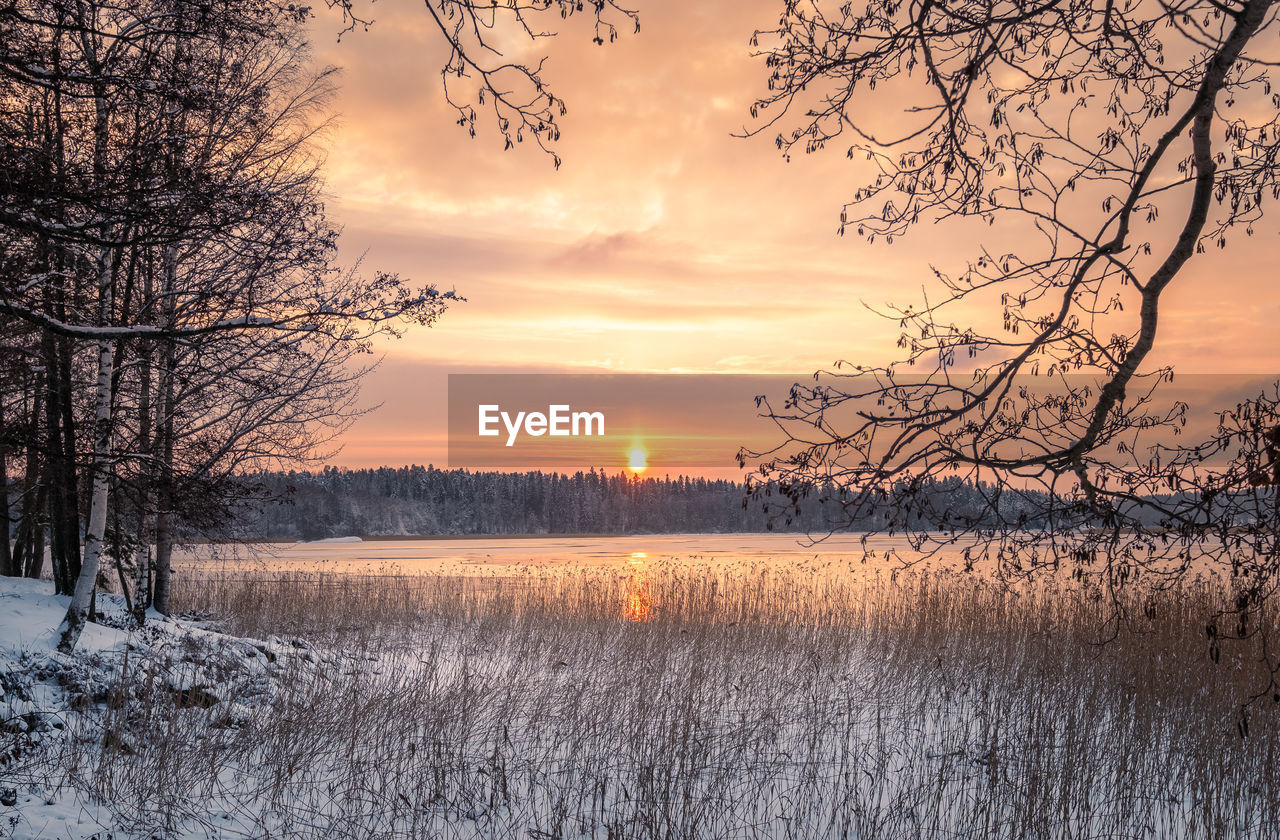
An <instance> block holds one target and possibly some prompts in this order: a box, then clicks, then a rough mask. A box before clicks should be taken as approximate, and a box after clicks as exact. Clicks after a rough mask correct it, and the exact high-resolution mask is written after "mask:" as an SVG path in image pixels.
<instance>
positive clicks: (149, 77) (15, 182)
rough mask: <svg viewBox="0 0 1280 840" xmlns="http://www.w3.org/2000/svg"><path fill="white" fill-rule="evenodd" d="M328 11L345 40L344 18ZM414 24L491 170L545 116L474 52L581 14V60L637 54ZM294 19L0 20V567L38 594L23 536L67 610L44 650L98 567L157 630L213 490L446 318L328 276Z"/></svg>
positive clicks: (356, 8)
mask: <svg viewBox="0 0 1280 840" xmlns="http://www.w3.org/2000/svg"><path fill="white" fill-rule="evenodd" d="M330 5H333V6H338V7H340V8H341V9H342V10H343V12H344V15H345V18H346V20H347V24H348V29H350V28H354V27H356V26H359V25H365V21H364V20H363V19H362V18H361V17H360V15H361V13H362V6H361V5H360V4H356V3H352V2H350V0H331V2H330ZM426 8H427V12H428V14H429V15H430V17H431V19H432V20H433V21H434V22H435V24H436V25H437V27H438V29H439V31H440V33H441V36H442V37H443V38H444V39H445V41H446V43H447V44H448V46H449V58H448V59H447V61H446V64H445V67H444V69H443V77H444V81H445V96H446V97H447V98H448V100H449V102H450V103H451V104H453V105H454V107H455V108H457V111H458V115H459V116H458V122H459V124H460V125H462V126H463V127H464V128H467V129H468V130H469V131H471V133H472V134H473V135H474V134H475V127H476V124H477V120H478V118H479V116H480V115H481V114H482V113H483V111H484V109H488V111H489V113H490V114H491V116H492V118H493V120H494V124H495V126H496V127H497V130H498V131H499V132H500V133H501V134H502V135H503V136H505V138H506V145H507V147H508V148H512V147H514V146H515V145H516V144H519V143H522V142H524V141H525V140H526V139H530V140H533V141H534V142H535V143H536V145H538V146H540V147H541V148H542V149H543V150H545V151H547V152H548V153H550V154H552V155H553V156H554V151H553V144H554V143H555V141H556V140H557V139H558V137H559V128H558V126H557V124H556V119H557V117H558V116H560V115H562V114H563V113H564V103H563V102H562V101H561V100H560V99H558V98H557V97H556V96H555V95H554V94H553V93H551V91H550V90H548V89H547V88H546V86H545V85H544V83H543V81H542V79H541V76H540V73H541V66H542V65H541V63H540V62H539V63H536V64H533V65H526V64H522V63H519V62H514V61H510V60H507V59H505V58H503V56H502V54H501V53H500V52H498V51H497V50H496V49H495V48H494V46H493V44H495V43H499V42H501V41H503V40H505V39H507V35H508V33H511V32H514V33H517V34H522V35H523V36H525V37H527V38H529V39H531V40H537V39H540V38H543V37H547V36H548V34H549V33H546V32H543V31H542V30H541V29H540V28H539V21H541V20H543V19H545V18H547V17H557V18H562V19H563V18H569V17H574V16H576V15H578V14H579V13H582V12H584V10H586V11H587V15H588V17H589V20H590V21H591V28H592V31H593V37H594V39H595V40H596V42H597V43H600V44H603V43H604V42H605V40H606V39H607V40H610V41H612V40H613V39H614V38H615V37H616V36H617V32H618V30H617V28H616V26H615V23H614V22H612V21H611V18H614V17H616V18H617V19H618V20H619V21H621V20H626V21H628V22H630V23H635V25H636V28H637V29H638V19H637V18H636V14H635V13H634V12H632V11H628V10H625V9H622V8H621V7H619V6H617V5H615V4H614V3H612V2H606V1H605V0H596V2H591V3H588V4H585V5H584V4H583V3H581V2H578V1H577V0H574V2H569V0H531V2H523V1H522V0H520V1H519V2H513V3H504V4H501V5H498V4H492V3H471V2H459V0H428V2H427V3H426ZM309 16H310V11H309V9H308V8H307V7H303V6H297V5H294V4H288V5H283V4H276V3H274V2H271V0H260V1H259V0H253V2H249V3H243V2H230V0H226V1H225V2H224V1H223V0H216V1H215V2H212V3H204V4H196V5H192V4H189V3H185V2H181V0H147V1H146V2H143V3H140V4H139V3H127V4H122V3H119V2H116V0H88V2H85V0H30V2H26V0H24V2H22V3H18V4H12V3H11V4H7V5H0V245H2V246H3V247H2V248H0V322H2V323H3V324H4V326H5V332H6V339H5V343H4V345H3V349H4V350H5V351H6V352H5V354H4V360H3V362H4V365H5V367H4V369H3V375H4V376H5V382H6V383H7V384H8V383H13V384H15V385H17V386H18V388H20V390H18V391H15V392H14V395H15V398H14V399H13V400H12V401H10V400H6V401H5V403H4V404H0V409H2V410H4V413H3V414H2V415H0V484H2V485H3V488H4V490H5V491H6V496H5V502H6V504H5V509H4V514H5V518H6V519H10V516H9V510H8V504H7V503H8V495H7V491H8V487H9V481H8V477H7V470H8V462H9V458H10V457H11V456H12V455H11V453H15V452H16V451H18V449H20V448H21V447H20V444H22V443H25V444H26V447H25V449H26V451H25V453H24V454H25V459H24V461H25V474H24V477H23V489H22V492H21V494H20V508H21V514H20V516H19V527H18V541H17V544H16V546H15V547H14V553H13V554H10V553H9V552H4V553H2V554H0V566H3V571H5V572H6V573H16V572H17V571H18V570H22V571H24V572H25V573H27V574H32V575H38V574H39V573H40V568H41V565H42V563H43V553H44V538H45V533H46V530H47V532H48V535H49V538H50V539H49V542H50V545H51V548H52V556H53V566H54V569H53V571H54V578H55V582H56V586H57V590H58V591H59V592H63V593H70V594H71V595H72V602H71V606H70V608H69V610H68V613H67V618H66V620H65V621H64V622H63V625H62V627H61V628H60V642H59V645H60V647H62V648H63V649H67V650H69V649H70V648H72V647H73V646H74V644H75V642H76V639H77V638H78V635H79V632H80V628H81V627H82V626H83V624H84V622H85V621H86V620H87V618H88V615H89V611H90V608H91V606H90V605H91V603H92V594H93V592H94V590H95V587H96V586H97V585H98V584H99V582H100V579H101V571H102V568H103V567H102V561H103V559H104V557H107V556H108V555H110V556H114V559H115V561H116V571H117V573H118V576H119V579H120V583H121V586H122V587H124V589H125V594H126V597H128V594H129V593H128V589H129V584H128V581H127V575H126V570H125V563H126V561H125V558H126V557H128V556H129V555H130V554H132V556H133V558H134V561H133V563H134V565H135V567H136V568H135V569H134V572H135V575H134V584H133V588H134V595H135V601H136V606H137V607H138V615H139V616H141V615H142V610H143V609H144V608H145V607H146V606H147V604H148V603H149V602H150V599H151V598H152V597H153V596H154V602H155V605H156V606H157V607H158V608H160V609H161V610H164V609H167V591H168V560H167V558H168V550H169V547H170V546H171V545H172V542H173V531H174V521H173V520H174V518H175V517H179V518H181V519H183V520H184V521H185V522H186V523H187V524H188V525H192V524H198V523H204V524H206V525H207V524H209V522H210V521H211V514H213V513H215V512H217V511H220V510H224V509H225V508H226V507H227V505H229V504H230V503H231V502H232V501H233V497H232V496H230V495H228V494H233V493H235V492H238V491H242V490H243V487H244V485H243V483H236V482H232V481H229V480H228V479H229V478H230V477H231V476H232V474H233V473H235V472H236V471H237V470H244V469H260V468H262V467H263V466H264V465H266V464H268V463H271V462H272V461H273V459H274V460H275V461H283V460H297V459H299V458H305V457H306V456H307V455H314V454H315V453H316V452H317V451H318V449H317V447H319V446H321V445H322V444H323V443H324V442H325V441H326V440H327V439H329V438H330V437H331V436H332V434H333V433H334V432H335V431H336V430H337V429H340V428H341V427H342V426H343V424H344V423H346V422H349V421H350V419H351V418H352V417H354V416H355V414H356V410H355V408H354V394H355V387H356V385H357V383H358V380H359V378H360V376H361V375H362V373H363V372H365V371H366V370H368V366H367V365H361V364H358V363H356V362H355V358H356V356H357V355H358V354H360V353H364V352H366V351H367V350H368V349H369V347H370V340H371V339H372V338H373V337H374V336H376V335H379V334H384V333H394V332H396V331H397V330H398V328H399V325H401V324H405V323H418V324H423V325H426V324H430V323H431V322H433V321H434V320H435V319H436V318H437V317H439V315H440V314H441V313H442V312H443V311H444V309H445V308H446V307H447V306H448V305H449V304H450V303H451V302H453V301H455V300H459V299H460V298H457V297H456V296H455V295H454V294H453V293H452V292H440V291H437V290H436V289H435V288H434V287H433V286H424V287H420V288H416V289H415V288H413V287H411V286H410V285H409V284H408V283H407V282H405V281H402V280H401V279H400V278H399V277H398V276H396V275H393V274H386V273H381V272H378V273H375V274H374V275H373V276H372V277H368V276H365V275H362V274H359V273H357V272H356V271H354V270H343V269H341V268H340V267H339V266H337V265H336V263H335V247H336V246H335V243H336V239H337V229H336V228H335V227H334V226H333V225H332V224H331V223H330V222H329V221H328V220H327V219H326V218H325V216H324V212H323V204H322V201H321V188H320V182H319V167H318V164H317V163H316V161H315V159H314V157H313V156H312V155H311V154H310V152H309V149H310V139H311V137H312V134H313V133H314V131H315V130H316V128H317V125H316V124H315V123H313V122H311V121H310V119H309V118H310V117H311V116H312V115H314V113H315V112H316V109H317V108H318V107H319V106H321V105H322V104H323V100H324V97H325V94H326V92H327V90H328V85H329V83H328V76H329V71H324V72H322V73H320V74H319V75H318V76H316V77H313V78H308V77H307V74H306V72H305V71H304V69H303V58H302V53H303V49H304V44H303V42H302V40H301V35H302V26H303V24H304V23H305V22H306V20H307V19H308V18H309ZM554 159H555V163H556V164H557V165H558V164H559V159H558V158H554ZM13 359H19V360H21V362H22V363H20V364H18V365H17V372H16V373H13V372H11V370H10V367H9V366H10V363H11V362H12V360H13ZM86 380H90V381H92V385H91V387H89V388H85V387H84V386H83V383H84V382H85V381H86ZM9 402H12V403H13V405H12V406H10V405H9ZM10 409H12V411H11V410H10ZM86 479H87V483H88V485H89V492H88V493H87V495H86V494H85V493H84V492H83V491H84V489H85V484H86ZM211 493H214V494H215V495H213V496H211V495H210V494H211ZM193 499H199V503H198V504H192V503H191V500H193ZM86 501H87V507H86V505H85V502H86ZM214 502H218V503H221V504H215V503H214ZM130 519H131V520H132V522H131V523H130V522H129V520H130ZM126 531H129V533H126ZM82 538H83V554H81V551H80V548H81V539H82ZM152 542H154V543H155V546H156V556H155V560H154V563H153V564H150V566H149V565H148V553H147V552H148V545H149V544H150V543H152ZM6 548H8V543H7V541H6ZM151 567H154V580H153V579H152V576H151V572H152V568H151Z"/></svg>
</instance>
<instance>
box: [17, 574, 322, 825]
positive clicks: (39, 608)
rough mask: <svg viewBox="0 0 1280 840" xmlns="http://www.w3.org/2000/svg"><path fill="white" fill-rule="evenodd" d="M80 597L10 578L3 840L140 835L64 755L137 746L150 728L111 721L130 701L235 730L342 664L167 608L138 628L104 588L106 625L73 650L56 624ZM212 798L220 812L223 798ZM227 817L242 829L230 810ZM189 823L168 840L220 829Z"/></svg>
mask: <svg viewBox="0 0 1280 840" xmlns="http://www.w3.org/2000/svg"><path fill="white" fill-rule="evenodd" d="M69 600H70V599H69V598H68V597H66V596H58V595H54V594H53V585H52V584H51V583H50V582H48V581H37V580H27V579H23V578H10V577H0V749H2V751H0V837H4V838H9V837H12V838H33V839H34V838H50V840H52V839H53V838H59V839H61V838H93V840H108V838H122V837H127V836H130V835H128V834H123V835H122V834H121V833H120V828H121V826H120V825H119V821H118V819H117V817H118V816H119V809H118V808H115V807H112V805H111V804H108V803H106V802H104V801H102V800H101V799H100V798H99V797H96V796H95V795H94V794H93V786H92V784H85V775H83V774H86V773H91V772H92V771H91V770H90V769H88V768H84V769H80V768H76V767H74V766H73V767H71V768H67V767H66V766H65V764H64V762H63V761H62V759H65V758H66V757H68V756H73V757H74V756H80V755H83V756H86V757H90V758H93V757H97V758H101V756H102V755H103V754H104V753H110V752H111V751H119V752H122V753H128V752H130V751H133V750H136V749H137V744H135V743H134V741H135V739H137V738H140V737H146V735H147V733H145V732H140V731H130V730H129V729H128V728H120V729H112V728H111V727H110V726H109V725H108V724H109V723H110V718H111V714H110V713H111V711H112V710H113V709H114V708H118V707H120V706H121V705H122V704H126V700H134V701H136V700H137V699H138V696H141V695H143V694H146V695H147V696H148V698H149V699H154V698H157V697H159V698H164V699H165V700H166V701H167V702H168V703H170V704H171V705H172V706H173V707H175V708H180V709H186V710H189V711H190V714H191V715H192V716H197V717H198V718H199V719H200V723H201V724H203V725H206V726H208V727H210V728H216V729H222V730H228V729H235V728H237V727H239V726H241V725H243V724H245V723H247V722H248V721H250V720H251V719H252V718H253V717H254V716H255V715H257V714H261V713H262V711H263V705H264V703H266V702H267V701H268V700H269V699H270V698H271V696H272V694H273V690H274V688H275V685H274V684H275V683H276V682H277V681H278V680H279V679H280V677H281V675H284V674H290V675H296V674H297V672H298V670H299V669H310V670H319V669H323V668H327V667H331V666H332V664H333V661H334V660H333V658H332V657H322V656H321V655H320V654H319V653H317V652H316V651H313V650H311V649H308V648H306V647H304V643H303V642H301V641H300V640H293V641H292V642H286V641H284V640H281V639H278V638H271V639H268V640H265V641H262V640H252V639H240V638H234V637H230V636H226V635H224V634H221V633H217V632H214V631H211V630H209V629H206V628H205V627H203V626H201V625H200V624H199V623H198V622H191V621H179V620H174V619H169V618H166V617H165V616H162V615H159V614H158V613H155V612H152V613H151V614H150V615H149V616H148V620H147V623H146V626H145V627H143V628H141V629H138V628H135V627H134V626H133V621H132V620H131V618H130V617H129V616H128V614H127V613H126V611H125V606H124V602H123V599H121V598H119V597H118V596H115V595H110V594H101V593H100V594H99V595H98V598H97V610H98V619H97V621H98V623H90V624H88V625H87V626H86V627H85V629H84V632H83V634H82V635H81V638H80V642H79V645H78V646H77V648H76V651H75V652H74V653H73V654H72V655H66V654H63V653H60V652H59V651H58V650H57V649H56V637H55V628H56V627H57V625H58V623H59V622H60V621H61V620H62V617H63V615H64V614H65V612H66V609H67V603H68V601H69ZM122 694H131V695H134V696H133V697H131V698H125V697H123V696H122ZM60 765H62V766H60ZM68 769H69V772H67V771H68ZM208 805H209V806H210V808H212V809H213V810H214V811H217V809H218V803H216V802H210V803H208ZM224 821H226V822H227V823H228V825H227V826H226V828H227V829H228V830H233V829H234V828H235V824H236V821H235V820H234V819H233V818H232V817H231V816H230V814H229V813H228V814H225V815H224ZM196 822H197V823H199V822H200V821H196ZM178 828H179V830H177V831H176V832H174V833H172V834H171V835H170V834H166V836H174V837H202V838H203V837H208V836H217V835H210V833H209V831H208V830H207V826H205V825H199V824H196V825H192V826H188V827H185V828H183V827H178ZM242 828H243V829H244V830H243V831H242V832H241V836H252V833H253V832H252V830H251V829H249V827H247V826H242ZM219 833H221V832H219ZM137 836H140V837H141V836H150V835H149V834H145V833H140V834H138V835H137ZM231 836H236V835H235V834H234V833H233V834H232V835H231Z"/></svg>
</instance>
